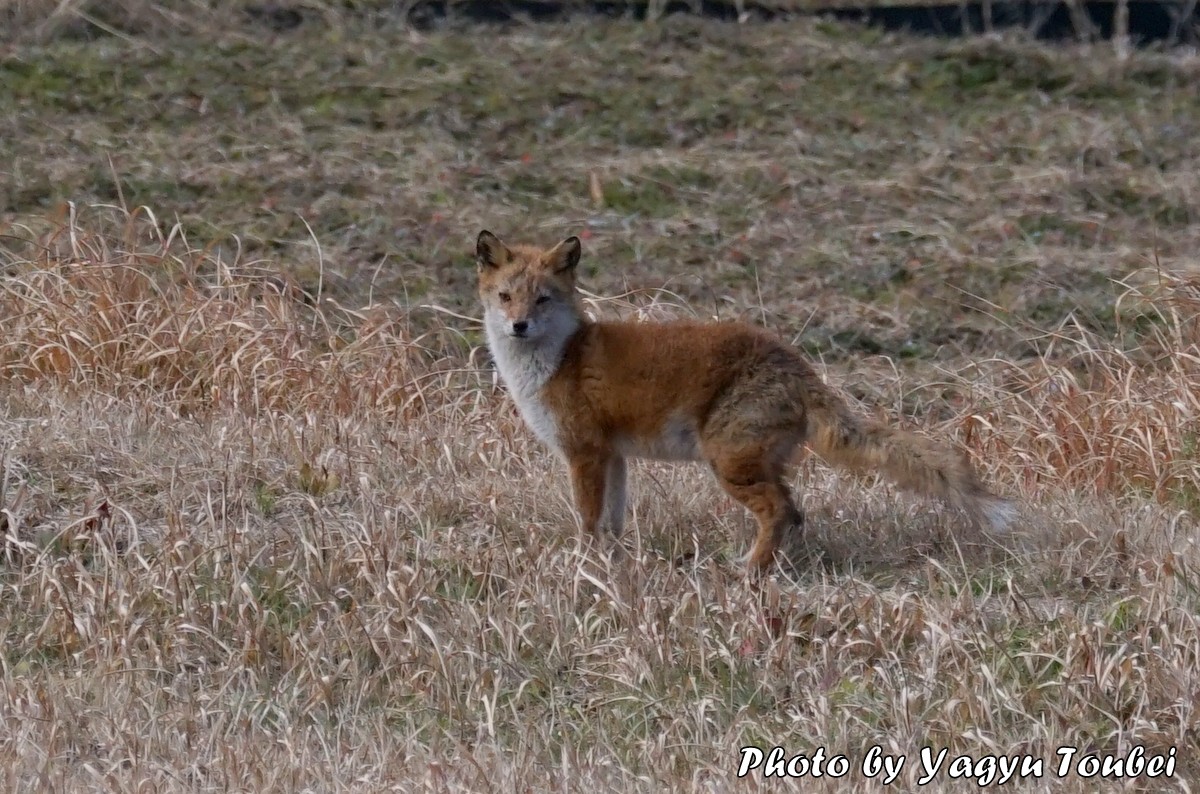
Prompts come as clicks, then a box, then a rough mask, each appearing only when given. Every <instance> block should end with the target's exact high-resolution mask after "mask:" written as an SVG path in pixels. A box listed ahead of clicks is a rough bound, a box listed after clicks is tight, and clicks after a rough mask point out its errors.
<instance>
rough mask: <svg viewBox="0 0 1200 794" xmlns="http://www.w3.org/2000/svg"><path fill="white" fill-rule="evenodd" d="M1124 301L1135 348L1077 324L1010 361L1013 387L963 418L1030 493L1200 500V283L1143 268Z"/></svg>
mask: <svg viewBox="0 0 1200 794" xmlns="http://www.w3.org/2000/svg"><path fill="white" fill-rule="evenodd" d="M1128 282H1129V284H1130V286H1129V287H1128V289H1127V291H1126V292H1125V294H1124V295H1123V297H1122V298H1121V299H1120V300H1119V301H1118V306H1117V312H1118V316H1119V317H1121V318H1122V321H1123V322H1124V323H1127V324H1131V325H1133V326H1134V328H1132V329H1131V331H1130V334H1129V335H1127V336H1128V338H1131V339H1134V340H1135V341H1136V344H1135V345H1134V346H1132V347H1122V346H1121V345H1119V344H1117V343H1115V342H1113V341H1109V340H1104V339H1101V338H1099V337H1098V336H1097V335H1096V334H1094V333H1089V332H1088V331H1086V330H1085V329H1084V328H1082V327H1081V326H1080V325H1079V324H1077V323H1074V322H1073V321H1072V320H1068V321H1067V322H1065V323H1064V324H1063V326H1062V327H1061V328H1059V329H1058V330H1056V331H1053V332H1050V333H1047V334H1046V335H1045V352H1044V355H1043V356H1042V357H1040V358H1039V359H1038V360H1037V361H1036V362H1035V363H1034V364H1032V365H1022V366H1018V365H1014V364H1007V365H1003V366H1002V367H1001V369H1002V370H1003V374H1002V375H1001V376H1000V377H1001V379H1002V380H1003V381H1004V385H1005V392H1006V394H993V395H992V400H991V402H992V403H993V408H992V409H991V410H990V411H989V412H988V413H987V414H986V415H985V416H978V415H977V416H972V417H969V418H967V419H966V420H965V421H964V422H963V424H964V428H963V432H964V437H965V439H966V441H967V442H968V443H969V444H975V443H976V442H978V445H979V446H978V449H979V451H980V453H981V454H983V455H985V456H986V457H987V458H988V459H989V460H994V461H1004V463H1003V464H1002V465H1003V467H1004V468H1005V469H1006V470H1007V471H1008V472H1011V475H1012V477H1013V480H1014V482H1015V483H1016V484H1018V485H1019V486H1021V487H1023V488H1025V489H1027V492H1029V493H1036V492H1038V491H1040V490H1042V489H1044V488H1050V489H1052V490H1062V489H1072V490H1076V491H1078V492H1080V493H1086V494H1088V495H1090V496H1110V495H1116V496H1118V497H1120V496H1123V495H1144V496H1149V497H1151V498H1153V499H1155V500H1157V501H1159V502H1163V503H1167V504H1172V505H1175V506H1177V507H1183V508H1186V509H1188V510H1191V511H1193V512H1195V511H1196V510H1197V508H1200V490H1198V487H1200V446H1198V443H1200V424H1198V422H1200V333H1198V324H1200V284H1198V283H1197V280H1196V277H1195V276H1192V275H1188V274H1186V273H1176V272H1170V271H1164V270H1161V269H1156V270H1153V271H1147V272H1143V273H1135V274H1133V275H1132V276H1131V277H1130V278H1129V279H1128Z"/></svg>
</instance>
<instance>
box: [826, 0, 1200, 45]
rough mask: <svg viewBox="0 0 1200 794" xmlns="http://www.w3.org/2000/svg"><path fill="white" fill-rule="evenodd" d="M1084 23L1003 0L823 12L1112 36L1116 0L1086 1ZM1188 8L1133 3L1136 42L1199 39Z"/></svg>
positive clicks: (967, 28) (878, 22) (1054, 8)
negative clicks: (1186, 15) (988, 9)
mask: <svg viewBox="0 0 1200 794" xmlns="http://www.w3.org/2000/svg"><path fill="white" fill-rule="evenodd" d="M1081 10H1082V12H1083V14H1084V19H1083V20H1082V22H1083V24H1082V25H1078V27H1084V28H1086V29H1085V30H1083V31H1079V30H1077V20H1076V19H1075V18H1074V16H1073V15H1072V13H1071V10H1070V9H1069V8H1068V7H1067V6H1066V4H1063V3H1055V4H1050V3H1031V2H997V3H992V4H991V19H990V21H989V20H987V19H986V18H985V10H984V6H983V4H982V3H977V2H973V3H965V4H962V5H931V6H924V7H920V6H904V7H890V8H869V9H844V10H837V11H829V12H822V13H823V15H825V16H831V17H834V18H837V19H843V20H855V21H860V22H863V23H865V24H868V25H873V26H878V27H881V28H883V29H885V30H889V31H906V32H911V33H916V34H924V35H931V36H963V35H972V34H978V33H983V32H987V31H988V30H989V28H990V29H992V30H1004V29H1014V28H1020V29H1025V30H1028V31H1030V33H1032V34H1033V35H1034V36H1036V37H1037V38H1038V39H1042V40H1048V41H1061V40H1069V39H1075V38H1080V37H1082V38H1101V39H1107V38H1111V37H1112V34H1113V27H1114V25H1113V19H1114V16H1115V14H1116V4H1115V3H1086V4H1084V5H1083V6H1082V9H1081ZM1185 11H1186V9H1184V8H1182V7H1181V6H1174V7H1173V6H1171V5H1168V4H1167V3H1157V2H1131V3H1129V35H1130V37H1131V38H1132V39H1133V41H1134V43H1135V44H1147V43H1151V42H1164V43H1170V44H1196V43H1197V41H1200V27H1198V23H1200V20H1198V19H1197V17H1196V14H1195V11H1194V10H1193V12H1192V14H1191V17H1190V18H1189V19H1184V18H1183V16H1182V15H1183V13H1185Z"/></svg>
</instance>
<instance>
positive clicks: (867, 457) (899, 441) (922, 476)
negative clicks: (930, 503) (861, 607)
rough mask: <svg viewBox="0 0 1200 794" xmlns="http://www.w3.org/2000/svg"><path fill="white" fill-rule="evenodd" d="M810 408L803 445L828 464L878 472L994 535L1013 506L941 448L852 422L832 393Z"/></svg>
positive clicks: (884, 428)
mask: <svg viewBox="0 0 1200 794" xmlns="http://www.w3.org/2000/svg"><path fill="white" fill-rule="evenodd" d="M819 402H820V403H821V404H820V405H810V406H809V412H808V420H809V430H808V444H809V446H810V447H811V448H812V450H813V451H814V452H816V453H817V454H818V455H820V456H821V457H822V458H824V459H825V460H826V461H828V462H829V463H830V464H832V465H835V466H840V467H843V468H846V469H850V470H851V471H879V472H881V473H882V474H883V475H884V476H886V477H887V478H889V479H890V480H892V481H893V482H895V483H896V485H899V486H900V487H901V488H905V489H907V490H910V491H914V492H916V493H918V494H921V495H924V496H933V497H937V498H939V499H941V500H943V501H945V502H948V503H950V504H952V505H956V506H957V507H959V508H961V509H962V510H963V511H964V512H965V513H966V514H967V515H968V516H970V518H971V520H972V522H973V523H974V524H975V526H976V527H978V528H980V529H990V530H992V531H994V532H1000V531H1003V530H1005V529H1006V528H1007V527H1008V524H1009V523H1010V522H1011V521H1012V519H1013V518H1014V517H1015V515H1016V508H1015V506H1014V504H1013V503H1012V502H1011V501H1009V500H1008V499H1005V498H1003V497H1000V496H997V495H995V494H993V493H991V492H990V491H988V489H987V488H985V487H984V486H983V483H981V482H980V481H979V477H978V475H976V473H975V470H974V469H973V468H972V467H971V464H970V463H969V462H968V461H967V459H966V457H965V456H963V455H962V454H960V453H959V452H958V451H956V450H954V449H951V448H950V447H949V446H947V445H945V444H941V443H938V442H936V441H933V440H932V439H928V438H925V437H923V436H919V435H917V434H916V433H910V432H908V431H905V430H900V429H897V428H892V427H888V426H886V425H883V424H880V423H879V422H876V421H874V420H873V419H867V418H865V417H859V416H856V415H855V414H853V413H852V412H851V409H850V407H849V406H848V405H846V404H845V403H844V402H842V401H841V400H840V399H838V398H837V397H835V396H834V395H833V394H832V393H829V394H827V395H822V399H821V400H820V401H819Z"/></svg>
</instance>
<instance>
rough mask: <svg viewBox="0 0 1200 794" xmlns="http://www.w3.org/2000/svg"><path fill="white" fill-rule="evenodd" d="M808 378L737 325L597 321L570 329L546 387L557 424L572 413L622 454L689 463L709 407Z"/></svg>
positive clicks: (789, 356)
mask: <svg viewBox="0 0 1200 794" xmlns="http://www.w3.org/2000/svg"><path fill="white" fill-rule="evenodd" d="M811 373H812V371H811V369H810V368H809V367H808V366H807V364H806V363H805V362H804V361H803V359H802V358H801V357H800V355H799V353H798V352H797V351H796V350H794V349H793V348H792V347H791V346H789V345H787V344H786V343H784V342H783V341H781V340H780V339H778V338H777V337H775V336H773V335H771V334H769V333H767V332H766V331H762V330H760V329H757V328H754V327H752V326H749V325H745V324H741V323H704V322H696V321H674V322H663V323H648V322H647V323H641V322H638V323H631V322H611V323H607V322H601V323H594V324H588V325H586V326H584V327H582V328H581V329H580V330H579V332H578V334H576V336H575V338H574V339H572V341H571V343H570V344H568V346H567V348H566V350H565V351H564V356H563V361H562V365H561V366H560V368H559V371H558V373H557V375H556V376H555V377H554V378H552V379H551V381H550V382H549V383H548V384H547V386H546V389H547V397H548V399H549V400H550V401H551V402H552V403H553V404H555V405H556V407H559V408H560V410H559V413H560V415H562V416H564V419H566V417H567V416H568V415H571V414H574V415H575V417H576V418H577V420H578V423H579V430H581V431H582V430H584V429H585V428H584V427H583V425H584V424H586V425H589V426H591V427H589V428H587V429H593V428H594V429H596V430H598V431H599V432H600V433H601V434H602V435H603V436H605V437H610V438H611V437H615V438H617V439H618V442H620V443H618V446H622V445H623V446H625V447H626V451H627V452H628V454H634V455H644V456H647V457H657V458H694V457H696V456H697V451H698V450H697V449H696V447H695V442H696V437H697V435H698V433H699V431H700V430H701V429H702V428H703V426H704V424H705V423H706V422H707V420H708V418H709V416H710V414H711V412H712V411H713V409H714V406H716V405H717V404H718V403H720V402H722V401H728V399H729V398H730V396H731V395H735V394H736V393H737V392H738V391H739V390H745V389H747V387H748V386H749V387H751V388H753V387H754V386H755V384H758V385H759V386H762V385H764V384H768V383H771V382H778V381H794V380H795V378H796V376H797V375H799V376H800V377H801V379H804V378H806V377H810V376H811ZM567 423H568V424H575V423H574V422H571V421H570V420H569V419H567ZM564 429H565V428H564ZM622 439H624V441H623V442H621V440H622Z"/></svg>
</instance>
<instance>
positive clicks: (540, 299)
mask: <svg viewBox="0 0 1200 794" xmlns="http://www.w3.org/2000/svg"><path fill="white" fill-rule="evenodd" d="M548 300H550V296H549V295H538V299H537V300H535V301H534V303H536V304H538V305H541V304H543V303H545V302H546V301H548Z"/></svg>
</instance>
